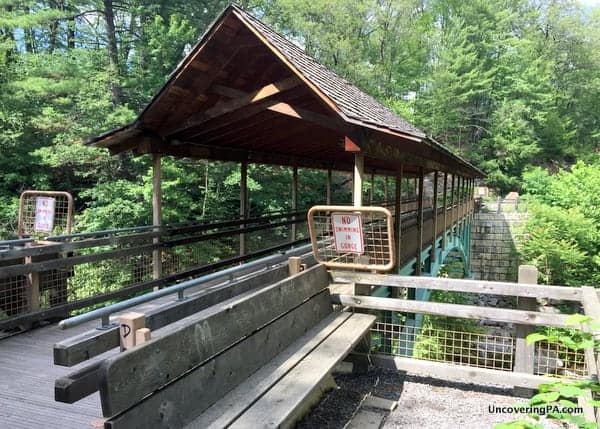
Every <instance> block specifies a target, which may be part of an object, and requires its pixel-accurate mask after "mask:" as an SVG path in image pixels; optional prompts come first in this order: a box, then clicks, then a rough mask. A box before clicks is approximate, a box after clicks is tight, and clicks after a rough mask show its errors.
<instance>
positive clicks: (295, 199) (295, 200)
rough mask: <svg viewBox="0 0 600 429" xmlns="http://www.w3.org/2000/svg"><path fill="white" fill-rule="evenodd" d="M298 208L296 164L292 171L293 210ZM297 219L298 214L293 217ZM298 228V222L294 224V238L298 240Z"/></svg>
mask: <svg viewBox="0 0 600 429" xmlns="http://www.w3.org/2000/svg"><path fill="white" fill-rule="evenodd" d="M296 210H298V167H297V166H295V165H294V169H293V172H292V211H294V212H295V211H296ZM292 220H294V221H295V220H296V216H294V217H293V218H292ZM296 235H297V228H296V222H294V223H293V224H292V240H293V241H296Z"/></svg>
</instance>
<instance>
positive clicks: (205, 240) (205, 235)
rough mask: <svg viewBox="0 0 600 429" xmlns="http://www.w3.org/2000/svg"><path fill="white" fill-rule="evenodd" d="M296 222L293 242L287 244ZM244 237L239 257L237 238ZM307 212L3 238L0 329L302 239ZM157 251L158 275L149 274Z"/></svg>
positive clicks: (0, 250) (111, 298) (171, 280)
mask: <svg viewBox="0 0 600 429" xmlns="http://www.w3.org/2000/svg"><path fill="white" fill-rule="evenodd" d="M291 225H296V231H297V239H296V240H291V239H290V226H291ZM240 234H244V235H245V236H246V237H247V240H246V242H247V245H246V252H244V253H242V254H240V252H239V237H240ZM307 238H308V231H307V229H306V212H305V211H296V212H289V213H277V214H271V215H268V216H262V217H256V218H250V219H244V220H225V221H216V222H210V223H194V224H185V225H171V226H164V227H160V228H157V227H153V226H143V227H136V228H123V229H116V230H108V231H98V232H91V233H82V234H71V235H62V236H54V237H48V238H47V239H45V240H42V241H34V240H15V241H5V242H2V243H1V246H0V330H2V329H10V328H15V327H27V326H28V325H30V324H31V323H34V322H37V321H39V320H49V319H61V318H64V317H67V316H68V315H69V314H70V313H72V312H73V311H77V310H79V311H81V310H82V309H89V308H93V306H95V305H98V304H102V303H105V302H108V301H113V302H114V301H115V300H118V299H123V298H126V297H129V296H132V295H135V294H138V293H141V292H144V291H148V290H152V289H153V288H160V287H162V286H165V285H169V284H172V283H174V282H177V281H180V280H182V279H187V278H190V277H193V276H197V275H200V274H204V273H208V272H212V271H215V270H218V269H222V268H224V267H227V266H230V265H234V264H239V263H241V262H244V261H247V260H251V259H254V258H257V257H260V256H264V255H268V254H271V253H273V252H277V251H279V250H282V249H287V248H289V247H290V246H293V245H297V244H300V243H302V242H306V241H307ZM156 251H158V252H159V255H160V258H159V261H160V264H161V270H160V272H162V276H160V277H158V278H156V276H154V275H153V271H154V270H153V258H152V254H153V252H156Z"/></svg>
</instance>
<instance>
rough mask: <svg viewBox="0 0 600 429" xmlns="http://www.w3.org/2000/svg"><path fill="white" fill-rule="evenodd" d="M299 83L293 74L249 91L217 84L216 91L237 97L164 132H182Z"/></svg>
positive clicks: (169, 133) (167, 133)
mask: <svg viewBox="0 0 600 429" xmlns="http://www.w3.org/2000/svg"><path fill="white" fill-rule="evenodd" d="M300 83H301V82H300V79H298V78H297V77H295V76H293V77H288V78H286V79H283V80H280V81H278V82H272V83H269V84H268V85H265V86H263V87H261V88H258V89H256V90H254V91H252V92H249V93H246V92H243V91H237V90H235V89H233V88H226V87H223V86H221V85H218V86H216V87H217V88H218V89H217V90H218V91H221V92H226V93H227V95H236V96H237V97H236V98H233V99H231V100H228V101H226V102H224V103H219V104H216V105H215V106H213V107H211V108H209V109H207V110H205V111H202V112H198V113H196V114H194V115H192V116H191V117H189V118H188V119H187V121H186V123H185V125H184V126H183V127H179V128H178V129H175V130H169V131H167V132H166V135H173V134H178V133H181V132H184V131H186V130H188V129H190V128H193V127H197V126H200V125H202V124H204V123H206V122H208V121H210V120H211V119H217V118H219V117H221V116H224V115H227V114H229V113H233V112H235V111H237V110H239V109H242V108H244V107H247V106H250V105H253V104H255V103H257V102H259V101H263V100H268V99H270V98H271V97H274V96H276V95H279V94H282V93H283V92H285V91H288V90H290V89H292V88H295V87H297V86H298V85H300ZM213 86H215V85H213ZM208 91H210V92H215V91H214V90H212V91H211V88H209V90H208ZM233 91H235V92H233Z"/></svg>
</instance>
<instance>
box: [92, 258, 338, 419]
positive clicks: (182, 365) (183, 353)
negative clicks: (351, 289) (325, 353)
mask: <svg viewBox="0 0 600 429" xmlns="http://www.w3.org/2000/svg"><path fill="white" fill-rule="evenodd" d="M327 284H328V276H327V272H326V270H325V267H324V266H320V265H318V266H315V267H313V268H311V269H308V270H306V271H303V272H301V273H299V274H297V275H295V276H292V277H289V278H287V279H285V280H282V281H280V282H278V283H275V284H273V285H270V286H267V287H265V288H263V289H260V290H257V291H252V292H247V293H245V294H242V295H240V296H238V297H235V298H233V299H230V300H227V301H224V302H222V303H219V304H217V305H215V306H212V307H210V308H208V309H206V310H204V311H201V312H199V313H197V314H195V315H193V316H189V317H187V318H185V319H182V320H180V321H177V322H175V323H173V324H171V325H169V326H167V327H165V328H164V329H163V332H161V336H160V337H159V338H155V339H153V340H150V341H149V342H147V343H145V344H143V345H141V346H139V347H135V348H132V349H130V350H127V351H126V352H124V353H121V354H120V355H117V356H114V357H110V358H108V359H106V360H105V361H104V363H103V364H102V366H101V368H100V369H99V372H98V375H99V387H100V389H99V390H100V398H101V400H102V401H101V402H102V411H103V415H104V416H106V417H108V416H113V415H115V414H117V413H119V412H121V411H124V410H126V409H127V408H129V407H131V406H134V405H135V404H136V403H137V402H139V401H140V400H141V399H142V398H144V397H145V396H147V395H148V394H151V393H152V392H154V391H156V390H157V389H159V388H160V387H162V386H164V385H166V384H167V383H170V382H171V381H172V380H174V379H176V378H177V377H179V376H181V375H182V374H184V373H185V372H187V371H189V370H190V369H192V368H194V367H196V366H198V365H200V364H201V363H202V362H204V361H206V360H207V359H210V358H211V357H212V356H214V355H215V354H217V353H220V352H221V351H223V350H225V349H226V348H228V347H230V346H231V345H232V344H234V343H236V342H238V341H239V340H240V339H242V338H244V337H245V336H246V335H249V334H251V333H252V332H253V331H255V330H256V329H258V328H260V327H261V326H264V325H265V324H267V323H269V322H270V321H272V320H273V319H275V318H277V317H279V316H280V315H282V314H284V313H286V312H288V311H290V310H291V309H292V308H294V307H296V306H297V305H298V304H299V303H301V302H303V301H304V300H306V299H308V298H310V297H311V296H314V295H315V294H317V293H319V292H320V291H321V290H323V289H324V288H326V287H327ZM329 308H330V309H331V304H329ZM323 317H324V316H323ZM319 320H320V319H319ZM315 323H317V321H316V320H313V324H312V325H311V326H313V325H314V324H315ZM281 332H286V331H285V330H283V331H281ZM293 338H296V337H293ZM288 344H289V343H288Z"/></svg>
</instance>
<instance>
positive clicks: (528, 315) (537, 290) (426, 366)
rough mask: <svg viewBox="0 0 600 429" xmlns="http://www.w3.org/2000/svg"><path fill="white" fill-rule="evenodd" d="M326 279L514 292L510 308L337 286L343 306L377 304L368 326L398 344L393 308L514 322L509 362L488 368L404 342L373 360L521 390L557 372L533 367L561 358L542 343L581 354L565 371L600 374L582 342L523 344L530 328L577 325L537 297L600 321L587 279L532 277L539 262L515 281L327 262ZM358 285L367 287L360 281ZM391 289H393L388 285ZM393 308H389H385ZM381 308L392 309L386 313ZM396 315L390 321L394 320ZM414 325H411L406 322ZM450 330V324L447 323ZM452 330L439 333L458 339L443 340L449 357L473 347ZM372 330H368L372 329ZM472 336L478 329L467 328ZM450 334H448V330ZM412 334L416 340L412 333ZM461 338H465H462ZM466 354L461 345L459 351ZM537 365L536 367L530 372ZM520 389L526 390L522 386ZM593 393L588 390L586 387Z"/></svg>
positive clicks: (400, 329)
mask: <svg viewBox="0 0 600 429" xmlns="http://www.w3.org/2000/svg"><path fill="white" fill-rule="evenodd" d="M330 275H331V282H332V284H334V285H335V288H337V290H341V291H343V290H344V286H343V284H353V285H355V286H356V285H362V286H366V287H367V289H366V290H369V291H370V292H369V293H370V294H372V293H373V292H374V290H375V289H382V288H385V289H389V290H394V289H396V290H398V289H401V290H409V289H427V290H433V291H444V292H459V293H467V294H478V295H480V294H485V295H496V296H503V297H513V298H515V299H516V300H517V304H516V308H495V307H492V306H479V305H471V304H452V303H446V302H424V301H414V300H407V299H395V298H386V297H381V296H382V295H385V294H382V293H378V294H377V295H378V296H362V295H360V296H359V295H350V294H346V293H343V292H340V293H335V294H333V295H332V299H333V302H334V303H336V304H340V305H342V306H345V307H350V308H357V309H362V310H363V311H365V310H371V311H375V312H376V313H378V314H379V315H380V318H381V319H380V320H385V322H381V324H382V326H383V325H385V328H377V327H376V328H374V331H373V332H377V334H378V335H381V337H382V341H386V342H388V344H399V343H400V342H402V341H406V340H405V339H404V340H403V335H405V334H406V332H405V331H406V329H407V327H406V326H405V325H403V324H402V322H399V320H401V319H402V317H400V316H393V314H396V315H398V314H403V315H406V314H415V315H416V314H420V315H431V316H438V317H439V316H441V317H445V318H456V319H460V320H473V321H477V322H479V323H480V322H481V321H488V322H501V323H506V324H512V325H514V326H515V329H514V338H513V339H512V340H513V341H511V342H510V343H509V344H508V345H507V346H506V347H508V348H510V350H507V349H504V350H501V351H499V352H498V353H510V354H511V356H510V359H507V358H502V359H501V360H499V361H500V363H503V364H506V363H507V362H508V363H509V364H510V365H509V367H508V368H507V367H506V365H505V366H504V367H503V368H498V369H494V368H492V367H490V366H486V365H479V366H478V364H477V363H476V362H475V363H473V362H471V361H469V359H466V360H464V359H463V360H462V361H461V360H460V359H456V360H455V361H453V362H448V361H444V359H438V360H437V361H436V359H432V360H427V358H423V359H417V358H415V357H413V356H412V352H413V348H412V347H411V348H410V353H409V355H402V353H399V352H395V351H391V349H389V350H387V351H386V352H385V353H384V354H382V353H378V352H377V350H375V354H374V355H372V360H373V362H374V363H375V364H376V365H378V366H383V367H389V368H395V369H399V370H402V371H407V372H411V373H416V374H419V375H424V376H431V377H434V378H441V379H446V380H452V381H465V380H469V381H472V382H475V383H494V384H499V385H510V386H513V387H515V389H516V390H519V392H518V393H519V394H522V393H525V392H527V390H531V389H536V388H537V387H538V386H539V385H540V384H542V383H546V382H551V381H553V380H556V378H554V376H555V375H557V374H555V373H551V372H550V371H548V372H547V373H544V371H539V370H537V371H536V368H539V361H540V359H542V358H544V359H546V360H549V359H556V360H558V361H560V359H559V358H560V356H556V357H551V356H548V355H546V356H539V355H538V356H536V352H538V354H539V352H540V351H542V352H543V351H544V350H557V351H559V352H560V353H562V351H563V350H564V353H565V355H566V356H567V355H568V356H567V357H569V356H570V357H573V356H575V355H577V359H578V360H579V361H583V362H582V363H581V365H583V366H584V368H583V369H582V368H579V372H577V373H575V372H574V371H571V372H568V373H567V374H563V376H566V377H567V378H569V377H576V378H589V379H593V380H598V368H599V367H600V360H599V356H598V354H597V353H596V351H594V350H593V349H591V348H590V349H587V350H585V351H583V350H582V351H573V350H568V349H567V348H566V347H564V348H562V349H559V348H558V346H556V348H554V347H555V346H554V345H552V348H550V347H548V348H546V349H542V348H541V345H540V346H539V347H540V348H538V349H534V347H535V345H534V344H528V343H527V341H526V337H527V335H529V334H530V333H531V332H533V330H534V329H535V328H536V327H557V328H577V327H576V326H573V325H569V324H568V315H566V314H560V313H556V312H542V311H538V310H537V309H536V307H537V303H539V302H542V301H548V300H552V301H553V302H556V301H558V302H561V303H570V305H571V306H572V307H574V309H575V310H577V308H578V307H579V309H580V311H581V312H583V313H584V314H586V315H589V316H591V317H592V318H593V319H594V320H597V321H600V299H599V296H598V291H597V290H596V289H594V288H592V287H587V286H584V287H567V286H550V285H537V284H535V283H536V279H537V270H535V267H530V266H522V267H520V272H519V281H520V283H506V282H490V281H478V280H462V279H451V278H433V277H408V276H398V275H384V274H373V273H358V272H349V271H340V270H333V271H331V272H330ZM362 290H365V289H364V288H363V289H362ZM389 295H391V296H398V294H394V293H393V292H390V293H389ZM390 312H391V313H390ZM386 314H390V315H392V316H391V317H390V316H386ZM395 320H396V321H397V322H396V321H395ZM411 329H412V328H411ZM414 329H415V332H414V333H415V335H416V336H418V335H419V329H421V328H414ZM447 332H450V331H446V333H447ZM462 334H464V333H461V332H458V331H457V330H453V331H452V335H448V336H445V337H444V340H445V341H448V338H458V337H460V338H461V340H460V341H457V344H458V345H457V344H452V345H450V344H448V343H446V344H445V346H448V347H453V349H452V351H451V354H452V356H451V357H459V356H462V355H463V351H464V350H463V351H457V350H456V349H459V348H461V347H463V348H468V349H469V350H472V349H473V347H474V346H473V344H472V343H469V346H468V347H467V346H465V345H464V344H465V343H466V342H469V341H471V342H475V341H476V340H472V339H468V340H465V339H464V338H466V335H462ZM595 334H596V335H597V336H600V331H598V332H595ZM372 335H373V334H372ZM469 335H473V336H474V337H475V336H477V335H478V334H469ZM453 336H454V337H453ZM479 336H480V337H482V338H485V339H487V337H488V336H489V335H486V334H480V335H479ZM411 341H414V337H413V339H412V340H411ZM461 341H464V342H465V343H461ZM465 354H466V352H465ZM534 360H537V364H536V365H534ZM535 372H538V373H537V374H535ZM524 390H525V392H524ZM588 395H589V397H591V392H588ZM580 405H581V406H582V408H583V409H584V413H585V415H586V417H587V418H588V419H592V420H593V421H596V417H595V415H594V410H593V408H592V407H591V406H590V405H589V404H588V403H587V402H586V401H580Z"/></svg>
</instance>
